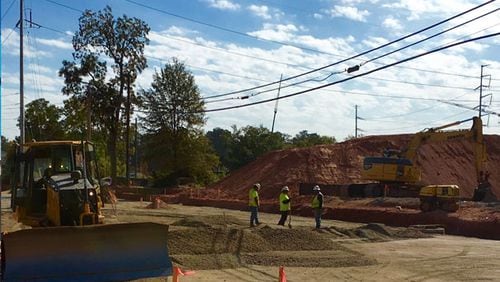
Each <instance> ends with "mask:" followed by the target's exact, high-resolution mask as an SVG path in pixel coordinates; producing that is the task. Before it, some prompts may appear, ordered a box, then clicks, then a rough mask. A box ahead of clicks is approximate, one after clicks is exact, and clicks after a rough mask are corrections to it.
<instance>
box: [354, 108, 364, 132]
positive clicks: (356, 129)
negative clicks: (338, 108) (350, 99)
mask: <svg viewBox="0 0 500 282" xmlns="http://www.w3.org/2000/svg"><path fill="white" fill-rule="evenodd" d="M358 107H359V106H358V105H354V138H358V131H363V130H362V129H361V128H359V127H358V119H359V120H364V118H362V117H360V116H358Z"/></svg>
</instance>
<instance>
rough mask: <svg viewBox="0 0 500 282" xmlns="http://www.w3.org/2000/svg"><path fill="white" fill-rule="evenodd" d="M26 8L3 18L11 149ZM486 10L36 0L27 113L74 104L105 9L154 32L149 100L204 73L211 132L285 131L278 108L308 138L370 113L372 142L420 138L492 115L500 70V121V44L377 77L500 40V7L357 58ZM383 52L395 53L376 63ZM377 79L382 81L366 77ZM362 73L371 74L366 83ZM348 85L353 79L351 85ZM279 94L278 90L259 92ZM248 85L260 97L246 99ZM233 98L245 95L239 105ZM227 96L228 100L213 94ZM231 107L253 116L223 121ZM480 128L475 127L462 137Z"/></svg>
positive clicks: (442, 5)
mask: <svg viewBox="0 0 500 282" xmlns="http://www.w3.org/2000/svg"><path fill="white" fill-rule="evenodd" d="M19 1H20V0H1V12H0V14H1V16H2V18H1V40H2V43H1V71H2V74H1V78H2V83H1V96H2V97H1V130H2V135H4V136H6V137H7V138H9V139H13V138H14V137H15V136H18V135H19V129H18V128H17V125H16V124H17V118H18V116H19V42H20V40H19V29H18V28H16V23H17V22H18V20H19ZM482 3H485V1H473V0H420V1H412V0H399V1H384V0H315V1H313V0H311V1H303V0H287V1H285V0H241V1H236V0H185V1H168V0H88V1H80V0H25V4H24V5H25V15H26V16H27V17H28V18H29V17H30V15H31V19H32V21H33V22H35V23H37V24H38V25H39V27H36V26H34V27H29V26H28V27H26V28H25V31H24V33H25V39H24V65H25V71H24V78H25V82H24V88H25V103H26V104H27V103H29V102H30V101H33V100H36V99H39V98H44V99H46V100H48V101H50V102H51V103H52V104H55V105H57V106H62V105H63V100H64V99H67V96H64V95H63V94H62V93H61V88H62V87H63V80H62V79H61V78H60V77H59V76H58V70H59V69H60V68H61V66H62V61H63V60H71V59H72V51H73V47H72V36H73V34H74V33H75V32H76V31H77V30H78V19H79V17H80V16H81V14H82V11H83V10H85V9H90V10H94V11H97V10H100V9H103V8H104V7H105V6H106V5H109V6H110V7H111V8H112V11H113V14H114V15H115V16H116V17H119V16H123V15H127V16H129V17H137V18H139V19H142V20H144V21H145V22H146V23H147V24H148V25H149V26H150V28H151V31H150V33H149V39H150V43H149V45H148V46H147V47H146V49H145V55H146V58H147V60H148V67H147V68H146V69H145V70H144V71H143V72H142V73H141V74H140V75H139V77H138V79H137V81H136V89H141V88H142V89H148V88H149V87H150V85H151V82H152V79H153V74H154V73H155V72H157V71H159V70H160V69H161V68H162V67H163V66H164V65H165V64H166V63H169V62H171V60H172V58H173V57H176V58H178V59H179V60H180V61H181V62H182V63H184V64H185V65H186V67H187V69H188V70H189V71H190V72H191V73H192V74H193V75H194V77H195V81H196V84H197V85H198V87H199V90H200V93H201V96H202V97H203V99H204V101H205V103H206V104H205V108H206V110H207V111H208V112H207V113H206V118H207V122H206V124H205V127H204V129H205V131H209V130H211V129H213V128H216V127H220V128H224V129H229V130H231V126H232V125H236V126H237V127H238V128H240V127H244V126H247V125H252V126H260V125H262V126H265V127H267V128H271V125H272V121H273V115H274V111H275V109H277V112H276V122H275V127H274V130H275V131H279V132H282V133H286V134H289V135H291V136H294V135H295V134H297V133H299V132H300V131H302V130H307V131H308V132H310V133H318V134H321V135H327V136H334V137H335V138H336V139H337V140H344V139H345V138H347V137H349V136H353V135H354V134H355V120H356V118H355V117H356V113H355V112H356V111H355V108H356V107H357V115H358V117H359V118H358V120H357V121H358V122H357V125H358V134H363V135H365V136H366V135H382V134H401V133H414V132H417V131H420V130H423V129H425V128H430V127H435V126H440V125H444V124H447V123H451V122H455V121H459V120H465V119H468V118H470V117H472V116H474V115H477V114H478V111H477V110H473V109H475V108H476V107H477V106H478V105H479V96H480V91H479V85H480V81H481V79H480V77H481V65H486V66H485V67H484V69H483V75H484V77H483V84H484V87H483V91H482V93H483V96H485V97H484V99H483V108H484V109H486V110H487V111H489V112H492V113H500V56H499V55H498V54H500V37H499V36H495V37H490V38H486V39H483V40H478V41H473V42H469V43H466V44H462V45H458V46H455V47H452V48H448V49H445V50H442V51H439V52H435V53H432V54H429V55H425V56H421V57H419V58H416V59H414V60H411V61H408V62H404V63H401V64H398V65H396V66H392V67H387V68H385V69H382V70H377V69H379V68H382V67H384V66H387V65H389V64H392V63H395V62H398V61H400V60H403V59H407V58H410V57H413V56H416V55H419V54H423V53H425V52H427V51H430V50H433V49H436V48H439V47H442V46H445V45H449V44H452V43H456V42H459V41H463V40H467V39H470V38H474V37H479V36H483V35H487V34H493V33H497V32H500V16H499V15H500V12H497V11H495V9H498V8H500V4H499V3H498V2H493V3H491V4H488V5H485V6H483V7H481V8H479V9H477V10H475V11H473V12H470V13H467V14H465V15H463V16H460V17H458V18H456V19H454V20H451V21H449V22H446V23H444V24H441V25H438V26H436V27H434V28H432V29H429V30H427V31H425V32H422V33H418V34H416V35H415V36H412V37H408V38H406V39H404V40H401V41H399V42H397V43H395V44H391V45H389V46H387V47H384V48H381V49H378V50H376V51H374V52H369V53H367V54H365V55H362V56H359V57H357V58H355V59H350V60H345V59H347V58H350V57H352V56H355V55H358V54H360V53H362V52H364V51H368V50H370V49H373V48H375V47H378V46H380V45H382V44H385V43H388V42H391V41H394V40H397V39H400V38H402V37H404V36H406V35H408V34H411V33H413V32H415V31H418V30H421V29H423V28H425V27H428V26H431V25H433V24H435V23H438V22H440V21H442V20H445V19H447V18H449V17H452V16H454V15H457V14H459V13H461V12H464V11H466V10H468V9H471V8H473V7H475V6H477V5H479V4H482ZM491 11H494V12H493V13H491V14H489V15H486V16H483V17H481V18H479V19H477V20H475V21H472V22H470V23H468V24H465V25H463V26H460V27H457V28H455V29H452V30H450V31H448V32H445V33H443V34H441V35H438V36H435V37H433V38H431V39H429V40H426V41H425V42H422V43H419V44H415V45H414V46H411V47H409V48H406V49H404V50H401V51H397V49H399V48H402V47H405V46H407V45H409V44H412V43H414V42H416V41H418V40H423V39H425V38H427V37H430V36H432V35H434V34H436V33H439V32H442V31H444V30H446V29H449V28H452V27H455V26H457V25H459V24H462V23H464V22H466V21H468V20H471V19H474V18H476V17H478V16H481V15H484V14H486V13H488V12H491ZM392 51H395V52H394V53H392V54H388V53H390V52H392ZM382 55H387V56H383V57H381V58H379V59H376V58H377V57H379V56H382ZM343 60H345V61H344V62H341V61H343ZM339 62H340V63H339ZM329 65H332V66H331V67H326V68H323V69H321V70H320V71H316V72H312V73H310V74H306V75H302V76H299V77H297V78H295V79H289V80H285V79H287V78H290V77H294V76H298V75H301V74H304V73H306V72H309V71H311V70H314V69H317V68H322V67H325V66H329ZM356 65H361V66H360V68H359V70H358V71H354V72H351V73H347V72H346V69H348V68H350V67H354V66H356ZM372 71H373V72H372ZM366 72H371V73H370V74H367V75H363V74H364V73H366ZM358 75H363V76H359V77H355V76H358ZM281 77H282V78H283V79H284V80H283V81H282V83H281V87H279V81H280V78H281ZM345 79H350V80H348V81H344V82H342V80H345ZM270 83H274V84H272V85H270V86H267V87H259V86H262V85H266V84H270ZM248 88H255V89H254V90H251V91H245V92H238V91H240V90H245V89H248ZM279 88H280V91H279V93H278V89H279ZM231 92H237V93H234V94H231V95H225V94H229V93H231ZM301 92H303V93H301ZM294 94H297V95H294ZM219 95H224V96H220V97H218V98H214V97H211V96H219ZM278 95H279V96H280V97H286V96H287V95H290V96H289V97H286V98H284V99H280V100H279V102H278V103H277V104H276V102H275V101H269V102H266V103H260V104H255V105H251V106H244V105H246V104H249V103H254V102H259V101H265V100H268V99H273V98H276V97H277V96H278ZM247 97H248V98H247ZM242 98H246V99H242ZM231 106H242V107H240V108H236V109H227V110H220V111H213V110H217V109H223V108H227V107H231ZM483 121H484V123H485V124H486V126H485V128H484V132H485V133H486V134H500V118H499V116H498V114H497V115H495V114H490V115H486V116H483ZM470 126H471V124H470V123H467V122H466V123H463V124H461V125H459V126H457V127H453V129H455V128H468V127H470Z"/></svg>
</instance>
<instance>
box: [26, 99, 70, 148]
mask: <svg viewBox="0 0 500 282" xmlns="http://www.w3.org/2000/svg"><path fill="white" fill-rule="evenodd" d="M60 121H61V109H59V108H58V107H56V106H55V105H51V104H50V103H49V101H47V100H45V99H43V98H40V99H37V100H34V101H32V102H30V103H29V104H27V105H26V110H25V123H26V141H27V142H29V141H31V140H36V141H46V140H62V139H64V137H65V136H64V129H63V127H62V126H61V123H60Z"/></svg>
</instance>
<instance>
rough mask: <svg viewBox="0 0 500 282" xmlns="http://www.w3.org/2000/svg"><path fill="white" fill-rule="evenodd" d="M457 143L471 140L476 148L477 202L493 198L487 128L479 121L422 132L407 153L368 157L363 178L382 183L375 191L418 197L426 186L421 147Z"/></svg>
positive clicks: (417, 135) (476, 118) (456, 123)
mask: <svg viewBox="0 0 500 282" xmlns="http://www.w3.org/2000/svg"><path fill="white" fill-rule="evenodd" d="M469 121H472V127H471V128H470V129H468V130H467V129H460V130H448V131H443V129H445V128H448V127H451V126H456V125H459V124H462V123H465V122H469ZM457 139H466V140H470V141H471V143H472V146H473V152H474V167H475V170H476V176H477V187H475V190H474V197H473V199H474V200H476V201H481V200H483V199H484V198H485V197H486V196H488V197H489V198H491V196H492V195H493V194H492V193H491V185H490V184H489V182H488V176H489V173H488V172H487V171H486V170H485V167H486V162H487V154H486V147H485V144H484V141H483V124H482V121H481V118H479V117H473V118H470V119H466V120H462V121H457V122H453V123H450V124H446V125H443V126H439V127H435V128H429V129H426V130H424V131H421V132H418V133H416V134H415V136H414V137H413V138H412V139H411V141H410V143H409V145H408V147H407V148H406V149H405V150H401V151H399V150H385V151H384V156H383V157H366V158H365V159H364V161H363V169H362V171H361V178H362V179H364V180H371V181H373V180H375V181H378V185H375V187H376V188H379V189H378V190H379V191H382V190H386V191H387V190H389V191H388V193H389V195H390V196H414V197H416V196H418V195H419V193H420V188H422V187H423V186H424V185H423V184H422V183H421V174H422V173H421V170H420V168H419V167H417V166H416V164H415V161H416V157H417V151H418V149H419V148H420V146H421V145H423V144H426V143H429V142H439V141H441V142H446V141H451V140H457ZM365 187H370V188H371V189H373V187H374V186H373V185H371V186H370V185H365ZM387 188H388V189H387ZM493 197H494V195H493Z"/></svg>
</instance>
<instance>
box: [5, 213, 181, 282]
mask: <svg viewBox="0 0 500 282" xmlns="http://www.w3.org/2000/svg"><path fill="white" fill-rule="evenodd" d="M167 233H168V225H163V224H156V223H130V224H112V225H93V226H83V227H77V226H75V227H73V226H71V227H48V228H36V229H25V230H20V231H16V232H12V233H5V234H2V281H4V280H5V281H27V280H37V281H124V280H132V279H140V278H146V277H158V276H168V275H171V274H172V262H171V260H170V257H169V255H168V246H167Z"/></svg>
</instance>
